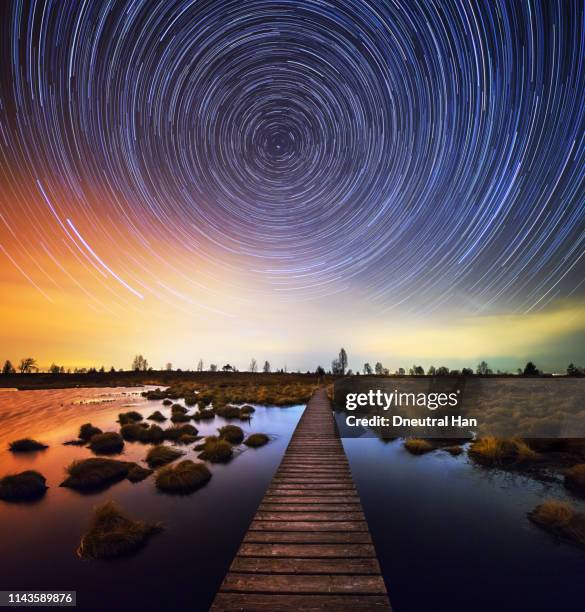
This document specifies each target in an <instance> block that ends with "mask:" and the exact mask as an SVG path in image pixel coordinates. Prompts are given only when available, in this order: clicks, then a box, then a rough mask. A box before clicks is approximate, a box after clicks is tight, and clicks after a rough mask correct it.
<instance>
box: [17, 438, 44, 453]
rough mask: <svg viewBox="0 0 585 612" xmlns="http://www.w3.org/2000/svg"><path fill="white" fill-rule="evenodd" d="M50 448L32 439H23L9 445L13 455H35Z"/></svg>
mask: <svg viewBox="0 0 585 612" xmlns="http://www.w3.org/2000/svg"><path fill="white" fill-rule="evenodd" d="M46 448H49V447H48V446H47V445H46V444H43V443H42V442H37V441H36V440H33V439H31V438H22V439H20V440H14V442H11V443H10V444H9V445H8V449H9V450H11V451H12V452H13V453H33V452H35V451H41V450H45V449H46Z"/></svg>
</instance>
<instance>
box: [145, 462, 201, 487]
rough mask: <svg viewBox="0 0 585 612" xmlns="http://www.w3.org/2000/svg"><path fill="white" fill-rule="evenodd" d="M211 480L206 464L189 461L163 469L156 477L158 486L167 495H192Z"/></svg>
mask: <svg viewBox="0 0 585 612" xmlns="http://www.w3.org/2000/svg"><path fill="white" fill-rule="evenodd" d="M210 479H211V472H210V471H209V469H208V468H207V466H206V465H205V464H204V463H194V462H193V461H190V460H189V459H185V460H184V461H180V462H179V463H177V464H176V465H167V466H166V467H163V468H162V469H161V470H159V472H158V473H157V475H156V486H157V488H159V489H160V490H161V491H165V492H166V493H191V492H193V491H196V490H197V489H199V488H200V487H202V486H203V485H204V484H206V483H207V482H209V480H210Z"/></svg>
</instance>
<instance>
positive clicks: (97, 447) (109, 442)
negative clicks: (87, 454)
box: [89, 431, 124, 455]
mask: <svg viewBox="0 0 585 612" xmlns="http://www.w3.org/2000/svg"><path fill="white" fill-rule="evenodd" d="M89 448H91V450H92V451H93V452H94V453H96V454H97V455H115V454H117V453H121V452H122V450H123V448H124V440H123V439H122V436H121V435H120V434H117V433H115V432H113V431H107V432H106V433H101V434H96V435H95V436H93V437H92V439H91V440H90V441H89Z"/></svg>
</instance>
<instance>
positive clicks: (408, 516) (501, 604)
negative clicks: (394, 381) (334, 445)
mask: <svg viewBox="0 0 585 612" xmlns="http://www.w3.org/2000/svg"><path fill="white" fill-rule="evenodd" d="M343 444H344V447H345V450H346V452H347V455H348V458H349V460H350V465H351V469H352V473H353V476H354V479H355V482H356V486H357V488H358V491H359V493H360V496H361V499H362V504H363V507H364V512H365V514H366V518H367V519H368V522H369V525H370V530H371V533H372V537H373V539H374V543H375V545H376V550H377V552H378V556H379V559H380V564H381V566H382V570H383V572H384V577H385V579H386V582H387V585H388V589H389V593H390V599H391V602H392V604H393V606H394V608H395V610H397V612H419V611H420V610H427V609H428V610H430V609H432V610H435V611H440V610H445V611H447V610H448V611H453V610H456V611H459V610H465V609H473V610H474V612H479V611H482V612H483V611H485V612H493V611H494V610H498V611H507V610H510V611H511V610H515V611H516V610H531V612H540V611H542V612H545V611H546V612H549V611H550V610H553V609H554V610H563V611H564V612H570V611H573V610H574V611H577V610H582V609H583V592H582V576H583V572H584V571H585V554H584V553H583V552H582V551H581V550H579V549H577V548H575V547H573V546H571V545H568V544H564V543H559V542H557V541H556V540H555V539H554V538H553V537H551V536H550V535H549V534H547V533H545V532H542V531H540V530H538V529H537V528H536V527H534V526H532V525H531V524H530V523H529V521H528V520H527V518H526V512H528V511H529V510H531V509H532V508H533V507H534V506H535V505H537V504H538V503H540V502H541V501H542V500H543V499H545V498H550V497H552V498H556V499H559V498H566V497H567V495H566V493H565V491H564V489H563V487H562V486H559V485H558V484H554V483H548V484H546V483H541V482H536V481H534V480H531V479H529V478H526V477H523V476H519V475H513V474H506V473H501V472H498V471H489V470H484V469H481V468H478V467H476V466H473V465H472V464H470V463H469V462H468V460H467V458H466V456H465V455H461V456H459V457H457V458H454V457H451V456H450V455H449V454H448V453H446V452H444V451H436V452H433V453H430V454H428V455H424V456H422V457H414V456H412V455H410V454H409V453H408V452H407V451H406V450H405V449H404V448H403V447H402V442H401V441H400V440H396V441H394V442H383V441H381V440H376V439H344V440H343ZM373 466H376V469H372V467H373ZM571 501H572V502H573V503H574V504H576V505H578V506H580V507H581V508H582V509H583V510H585V504H584V503H583V502H579V501H577V500H575V499H571Z"/></svg>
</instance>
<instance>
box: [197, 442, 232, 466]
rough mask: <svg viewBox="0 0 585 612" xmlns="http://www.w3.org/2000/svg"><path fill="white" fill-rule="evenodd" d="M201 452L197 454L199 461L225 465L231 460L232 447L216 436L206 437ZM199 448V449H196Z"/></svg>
mask: <svg viewBox="0 0 585 612" xmlns="http://www.w3.org/2000/svg"><path fill="white" fill-rule="evenodd" d="M202 447H203V451H202V452H201V453H199V458H200V459H205V460H206V461H211V463H225V462H226V461H229V460H230V459H231V458H232V455H233V452H234V451H233V450H232V445H231V444H230V443H229V442H226V441H225V440H221V439H220V438H218V437H217V436H208V437H207V438H205V442H204V443H203V445H202ZM198 448H199V447H198Z"/></svg>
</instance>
